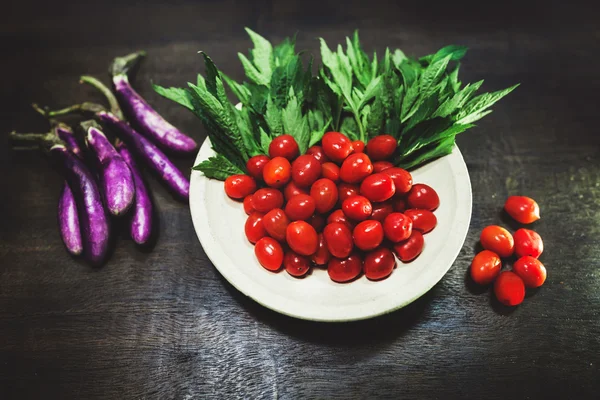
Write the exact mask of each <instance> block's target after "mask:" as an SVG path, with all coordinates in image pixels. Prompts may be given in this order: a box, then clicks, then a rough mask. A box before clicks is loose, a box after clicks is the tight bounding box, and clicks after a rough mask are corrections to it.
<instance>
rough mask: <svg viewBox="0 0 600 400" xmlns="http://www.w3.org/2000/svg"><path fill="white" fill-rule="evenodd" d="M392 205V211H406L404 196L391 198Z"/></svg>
mask: <svg viewBox="0 0 600 400" xmlns="http://www.w3.org/2000/svg"><path fill="white" fill-rule="evenodd" d="M392 206H393V207H394V211H396V212H399V213H403V212H404V211H406V198H404V197H394V198H392Z"/></svg>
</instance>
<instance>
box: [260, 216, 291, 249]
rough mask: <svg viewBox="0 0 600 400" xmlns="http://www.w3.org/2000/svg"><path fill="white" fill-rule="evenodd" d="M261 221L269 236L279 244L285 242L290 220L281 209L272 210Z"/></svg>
mask: <svg viewBox="0 0 600 400" xmlns="http://www.w3.org/2000/svg"><path fill="white" fill-rule="evenodd" d="M262 221H263V225H264V227H265V230H266V231H267V233H268V234H269V236H271V237H272V238H273V239H275V240H278V241H280V242H283V241H285V233H286V230H287V227H288V225H289V224H290V219H289V218H288V216H287V215H286V214H285V212H284V211H283V210H282V209H281V208H274V209H272V210H271V211H269V212H268V213H266V214H265V216H264V217H263V219H262Z"/></svg>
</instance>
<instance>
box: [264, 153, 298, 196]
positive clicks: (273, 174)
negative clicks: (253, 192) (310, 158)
mask: <svg viewBox="0 0 600 400" xmlns="http://www.w3.org/2000/svg"><path fill="white" fill-rule="evenodd" d="M290 179H292V165H291V164H290V162H289V161H288V160H287V159H286V158H283V157H275V158H273V159H271V161H269V162H268V163H267V164H266V165H265V168H264V169H263V180H264V181H265V183H266V184H267V185H269V186H271V187H274V188H280V187H282V186H284V185H285V184H286V183H288V182H289V181H290Z"/></svg>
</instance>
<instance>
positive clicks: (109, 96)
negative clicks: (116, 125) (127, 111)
mask: <svg viewBox="0 0 600 400" xmlns="http://www.w3.org/2000/svg"><path fill="white" fill-rule="evenodd" d="M79 82H80V83H87V84H88V85H91V86H93V87H94V88H96V89H98V90H99V91H100V92H101V93H102V94H103V95H104V97H106V100H107V101H108V104H109V105H110V112H112V113H113V114H115V115H116V116H117V117H118V118H119V119H120V120H124V119H125V117H124V116H123V111H121V107H120V106H119V102H118V101H117V98H116V97H115V95H114V94H113V92H112V91H111V90H110V89H109V88H108V87H107V86H106V85H105V84H104V83H102V82H100V81H99V80H98V79H96V78H94V77H93V76H88V75H84V76H82V77H81V78H79Z"/></svg>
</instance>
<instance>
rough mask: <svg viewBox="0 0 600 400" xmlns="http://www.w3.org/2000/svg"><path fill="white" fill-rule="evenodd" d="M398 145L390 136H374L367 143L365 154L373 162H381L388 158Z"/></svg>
mask: <svg viewBox="0 0 600 400" xmlns="http://www.w3.org/2000/svg"><path fill="white" fill-rule="evenodd" d="M397 146H398V143H397V142H396V139H394V137H393V136H391V135H379V136H375V137H374V138H372V139H371V140H369V141H368V142H367V154H368V155H369V157H371V159H372V160H373V161H381V160H385V159H387V158H390V157H391V156H392V155H393V154H394V151H396V147H397Z"/></svg>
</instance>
